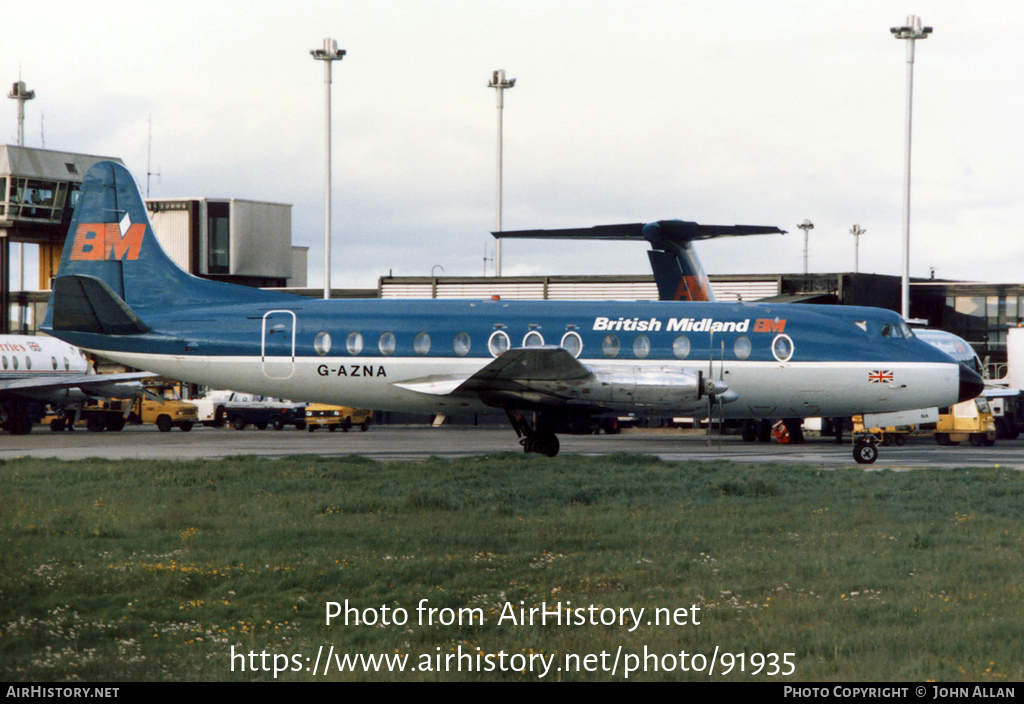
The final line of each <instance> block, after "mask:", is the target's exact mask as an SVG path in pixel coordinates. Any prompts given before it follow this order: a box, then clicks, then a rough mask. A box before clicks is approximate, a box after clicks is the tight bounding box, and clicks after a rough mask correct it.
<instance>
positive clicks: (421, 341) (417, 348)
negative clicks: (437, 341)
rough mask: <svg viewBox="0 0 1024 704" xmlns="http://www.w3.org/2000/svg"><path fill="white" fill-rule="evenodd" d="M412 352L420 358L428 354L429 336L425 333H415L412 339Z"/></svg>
mask: <svg viewBox="0 0 1024 704" xmlns="http://www.w3.org/2000/svg"><path fill="white" fill-rule="evenodd" d="M412 351H413V352H415V353H416V354H418V355H421V356H422V355H425V354H427V353H428V352H430V335H428V334H427V333H425V332H418V333H416V337H414V338H413V339H412Z"/></svg>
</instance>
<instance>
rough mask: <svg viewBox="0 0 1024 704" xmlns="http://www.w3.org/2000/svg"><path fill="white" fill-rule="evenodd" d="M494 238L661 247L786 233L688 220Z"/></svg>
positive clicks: (528, 232)
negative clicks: (662, 244)
mask: <svg viewBox="0 0 1024 704" xmlns="http://www.w3.org/2000/svg"><path fill="white" fill-rule="evenodd" d="M491 234H492V235H494V237H496V238H501V239H505V238H516V239H526V238H529V239H553V240H557V239H561V240H648V241H649V242H650V243H651V244H655V245H657V244H658V243H659V242H663V241H665V240H667V241H669V242H675V243H677V244H679V243H683V242H694V241H696V240H707V239H711V238H714V237H739V236H744V235H784V234H786V231H785V230H780V229H779V228H777V227H772V226H761V225H701V224H699V223H696V222H687V221H685V220H659V221H658V222H651V223H642V222H634V223H627V224H623V225H598V226H597V227H577V228H569V229H564V230H507V231H503V232H492V233H491Z"/></svg>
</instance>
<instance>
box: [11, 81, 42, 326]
mask: <svg viewBox="0 0 1024 704" xmlns="http://www.w3.org/2000/svg"><path fill="white" fill-rule="evenodd" d="M7 97H8V98H10V99H11V100H17V101H18V146H19V147H24V146H25V103H26V102H27V101H29V100H32V99H34V98H35V97H36V92H35V91H34V90H29V89H28V88H27V87H26V86H25V81H23V80H21V71H19V72H18V82H17V83H15V84H14V85H13V86H12V87H11V92H10V93H8V94H7ZM9 250H10V247H9V246H8V251H9ZM18 261H19V262H20V265H19V267H18V290H19V291H24V290H25V245H23V244H22V243H21V242H19V243H18ZM18 315H19V317H20V318H21V321H20V322H21V323H22V327H24V323H25V309H24V308H23V307H19V313H18Z"/></svg>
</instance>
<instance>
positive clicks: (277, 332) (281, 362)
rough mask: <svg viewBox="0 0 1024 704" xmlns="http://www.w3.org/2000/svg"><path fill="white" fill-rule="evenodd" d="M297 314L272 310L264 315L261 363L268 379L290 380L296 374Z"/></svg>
mask: <svg viewBox="0 0 1024 704" xmlns="http://www.w3.org/2000/svg"><path fill="white" fill-rule="evenodd" d="M295 328H296V324H295V312H294V311H290V310H270V311H267V312H266V313H264V314H263V344H262V348H261V361H262V364H263V374H264V376H266V377H267V378H268V379H288V378H290V377H291V376H292V374H294V373H295Z"/></svg>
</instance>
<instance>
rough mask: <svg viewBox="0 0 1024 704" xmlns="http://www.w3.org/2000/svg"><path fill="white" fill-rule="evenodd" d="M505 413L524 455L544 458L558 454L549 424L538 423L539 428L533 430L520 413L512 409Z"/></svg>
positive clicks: (557, 444)
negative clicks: (530, 454) (528, 454)
mask: <svg viewBox="0 0 1024 704" xmlns="http://www.w3.org/2000/svg"><path fill="white" fill-rule="evenodd" d="M505 413H506V414H507V415H508V419H509V421H510V422H511V423H512V428H513V429H514V430H515V431H516V435H518V436H519V444H520V445H522V446H523V450H524V451H525V452H526V453H536V454H538V455H544V456H545V457H554V456H555V455H557V454H558V447H559V443H558V437H557V436H556V435H555V434H554V433H553V432H552V431H551V424H550V423H549V422H547V423H545V422H541V423H538V425H539V426H540V427H539V428H535V427H534V426H533V425H531V424H530V422H529V421H528V420H526V418H525V417H524V416H523V414H522V413H519V412H518V411H514V410H512V409H505ZM542 420H543V419H542Z"/></svg>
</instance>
